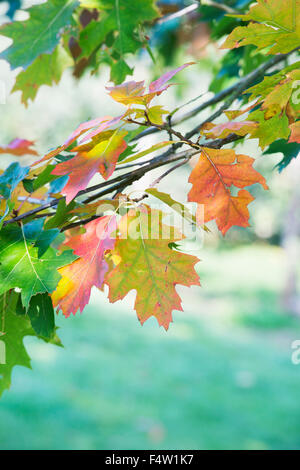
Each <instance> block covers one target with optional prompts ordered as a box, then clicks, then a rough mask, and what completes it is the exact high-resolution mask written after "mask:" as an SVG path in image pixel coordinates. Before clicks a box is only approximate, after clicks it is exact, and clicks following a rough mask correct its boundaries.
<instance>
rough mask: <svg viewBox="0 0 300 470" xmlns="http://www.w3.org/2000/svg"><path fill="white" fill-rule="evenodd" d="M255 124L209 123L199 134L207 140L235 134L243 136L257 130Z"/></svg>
mask: <svg viewBox="0 0 300 470" xmlns="http://www.w3.org/2000/svg"><path fill="white" fill-rule="evenodd" d="M257 126H258V125H257V123H256V122H252V121H242V122H234V121H230V122H225V123H224V124H217V125H214V124H213V123H211V122H208V123H206V124H204V126H202V128H201V133H202V134H204V135H205V137H209V138H215V137H216V138H225V137H227V136H228V135H230V134H237V135H240V136H245V135H247V134H249V133H251V132H253V131H254V129H256V128H257Z"/></svg>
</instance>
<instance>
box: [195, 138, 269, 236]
mask: <svg viewBox="0 0 300 470" xmlns="http://www.w3.org/2000/svg"><path fill="white" fill-rule="evenodd" d="M253 162H254V159H253V158H251V157H248V156H247V155H236V153H235V151H234V150H231V149H222V150H216V149H210V148H205V147H203V148H202V152H201V155H200V157H199V160H198V162H197V164H196V166H195V168H194V169H193V171H192V173H191V175H190V178H189V182H190V183H192V185H193V186H192V189H191V190H190V192H189V195H188V199H189V201H191V202H197V203H198V204H204V222H209V221H210V220H213V219H215V220H216V223H217V226H218V228H219V230H220V231H221V232H222V234H223V235H225V233H226V232H227V230H229V229H230V227H232V226H233V225H238V226H240V227H248V226H249V222H248V220H249V211H248V208H247V206H248V204H249V203H250V202H252V201H253V200H254V197H253V196H252V195H251V194H250V193H249V192H248V191H246V190H244V189H241V190H240V191H239V192H238V194H237V196H234V195H233V194H232V193H231V186H235V187H237V188H245V187H247V186H250V185H252V184H255V183H260V184H261V185H262V186H263V188H264V189H268V186H267V184H266V180H265V178H264V177H263V176H262V175H261V174H260V173H258V172H257V171H256V170H254V169H253V167H252V165H253Z"/></svg>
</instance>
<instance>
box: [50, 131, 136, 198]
mask: <svg viewBox="0 0 300 470" xmlns="http://www.w3.org/2000/svg"><path fill="white" fill-rule="evenodd" d="M126 134H127V131H107V132H103V133H102V134H101V135H100V137H99V139H98V143H97V144H96V145H95V146H94V147H93V148H92V149H91V150H89V151H82V152H79V153H78V154H77V155H75V157H73V158H71V159H70V160H67V161H66V162H62V163H59V164H58V165H56V167H55V168H54V170H53V171H52V174H53V175H68V174H69V175H70V176H69V180H68V182H67V184H66V186H65V187H64V189H63V190H62V194H64V195H65V196H66V202H67V204H68V203H69V202H70V201H71V200H72V199H73V198H74V197H75V196H76V194H77V193H78V192H79V191H80V190H82V189H85V188H86V187H87V185H88V184H89V182H90V180H91V179H92V177H93V176H94V175H95V174H96V173H98V172H99V173H101V175H102V176H103V178H104V179H108V178H109V177H110V176H111V174H112V173H113V171H114V169H115V167H116V163H117V161H118V158H119V155H120V154H121V153H122V152H124V150H125V149H126V147H127V144H126V142H125V140H124V137H125V135H126Z"/></svg>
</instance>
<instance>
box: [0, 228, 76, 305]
mask: <svg viewBox="0 0 300 470" xmlns="http://www.w3.org/2000/svg"><path fill="white" fill-rule="evenodd" d="M41 232H42V226H41V221H40V220H35V221H32V222H30V223H28V224H26V225H24V226H23V225H21V227H19V226H17V225H14V224H11V225H7V226H6V227H4V228H3V229H2V230H1V232H0V246H1V248H0V259H1V261H0V294H3V293H4V292H6V291H8V290H9V289H13V288H15V287H18V288H20V289H21V298H22V303H23V305H24V307H25V308H26V310H27V309H28V307H29V302H30V299H31V297H32V296H33V295H36V294H39V293H43V292H48V293H51V292H53V291H54V290H55V288H56V286H57V284H58V281H59V280H60V278H61V276H60V274H59V273H58V271H57V269H58V268H60V267H62V266H65V265H67V264H69V263H71V262H72V261H74V260H75V259H76V256H74V255H73V254H72V252H71V251H64V252H63V253H62V254H60V255H59V256H58V255H57V254H56V252H55V250H54V249H53V248H51V247H50V248H48V249H47V250H46V251H45V252H44V253H43V255H42V256H41V257H39V255H38V251H39V249H40V247H39V246H37V245H36V243H37V240H38V239H39V238H40V236H41ZM38 244H39V243H38Z"/></svg>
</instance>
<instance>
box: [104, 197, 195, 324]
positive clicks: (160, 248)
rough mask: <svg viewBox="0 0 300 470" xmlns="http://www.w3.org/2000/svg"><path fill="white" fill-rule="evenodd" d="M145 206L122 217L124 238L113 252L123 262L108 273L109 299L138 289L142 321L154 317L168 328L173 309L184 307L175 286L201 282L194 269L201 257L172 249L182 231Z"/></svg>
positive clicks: (116, 298)
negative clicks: (139, 210) (165, 222)
mask: <svg viewBox="0 0 300 470" xmlns="http://www.w3.org/2000/svg"><path fill="white" fill-rule="evenodd" d="M142 207H143V208H144V211H141V212H138V211H136V210H133V209H132V210H131V211H129V213H128V214H127V215H126V216H124V217H123V219H122V222H121V224H120V226H119V230H120V232H121V237H120V238H119V239H118V240H117V242H116V246H115V249H114V250H113V251H112V254H113V255H114V256H116V257H117V259H118V260H119V261H120V262H119V263H118V265H117V266H116V267H115V268H114V269H113V270H112V271H110V272H109V274H108V275H107V276H106V280H105V282H106V283H107V284H108V286H109V300H110V302H116V301H117V300H121V299H123V298H124V297H125V296H126V295H127V293H128V292H130V291H131V290H133V289H134V290H136V292H137V295H136V301H135V310H136V312H137V315H138V318H139V320H140V322H141V324H143V323H144V322H145V321H146V320H147V319H148V318H150V317H151V316H154V317H155V318H156V319H157V321H158V323H159V325H162V326H163V327H164V328H165V329H166V330H167V329H168V327H169V324H170V322H171V321H172V311H173V310H182V307H181V299H180V297H179V295H178V294H177V292H176V289H175V287H176V285H177V284H181V285H184V286H191V285H199V277H198V275H197V274H196V272H195V269H194V266H195V264H196V263H197V262H198V261H199V260H198V258H196V257H195V256H191V255H187V254H183V253H179V252H178V251H175V250H173V249H171V248H170V246H169V245H170V243H172V242H175V241H176V240H179V239H180V238H182V236H181V234H179V233H178V232H177V231H176V230H174V228H172V227H168V226H166V225H164V224H162V221H161V219H162V217H163V216H164V214H163V213H162V212H160V211H156V210H152V211H151V210H150V208H149V207H146V206H142ZM152 217H153V219H152ZM127 227H129V230H128V231H127V230H126V228H127ZM132 227H133V228H134V229H136V231H134V233H131V232H133V230H132ZM169 229H171V232H172V231H173V233H172V235H171V234H170V230H169ZM175 232H176V233H175ZM164 233H165V234H166V236H165V237H163V234H164ZM136 235H137V236H136Z"/></svg>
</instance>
